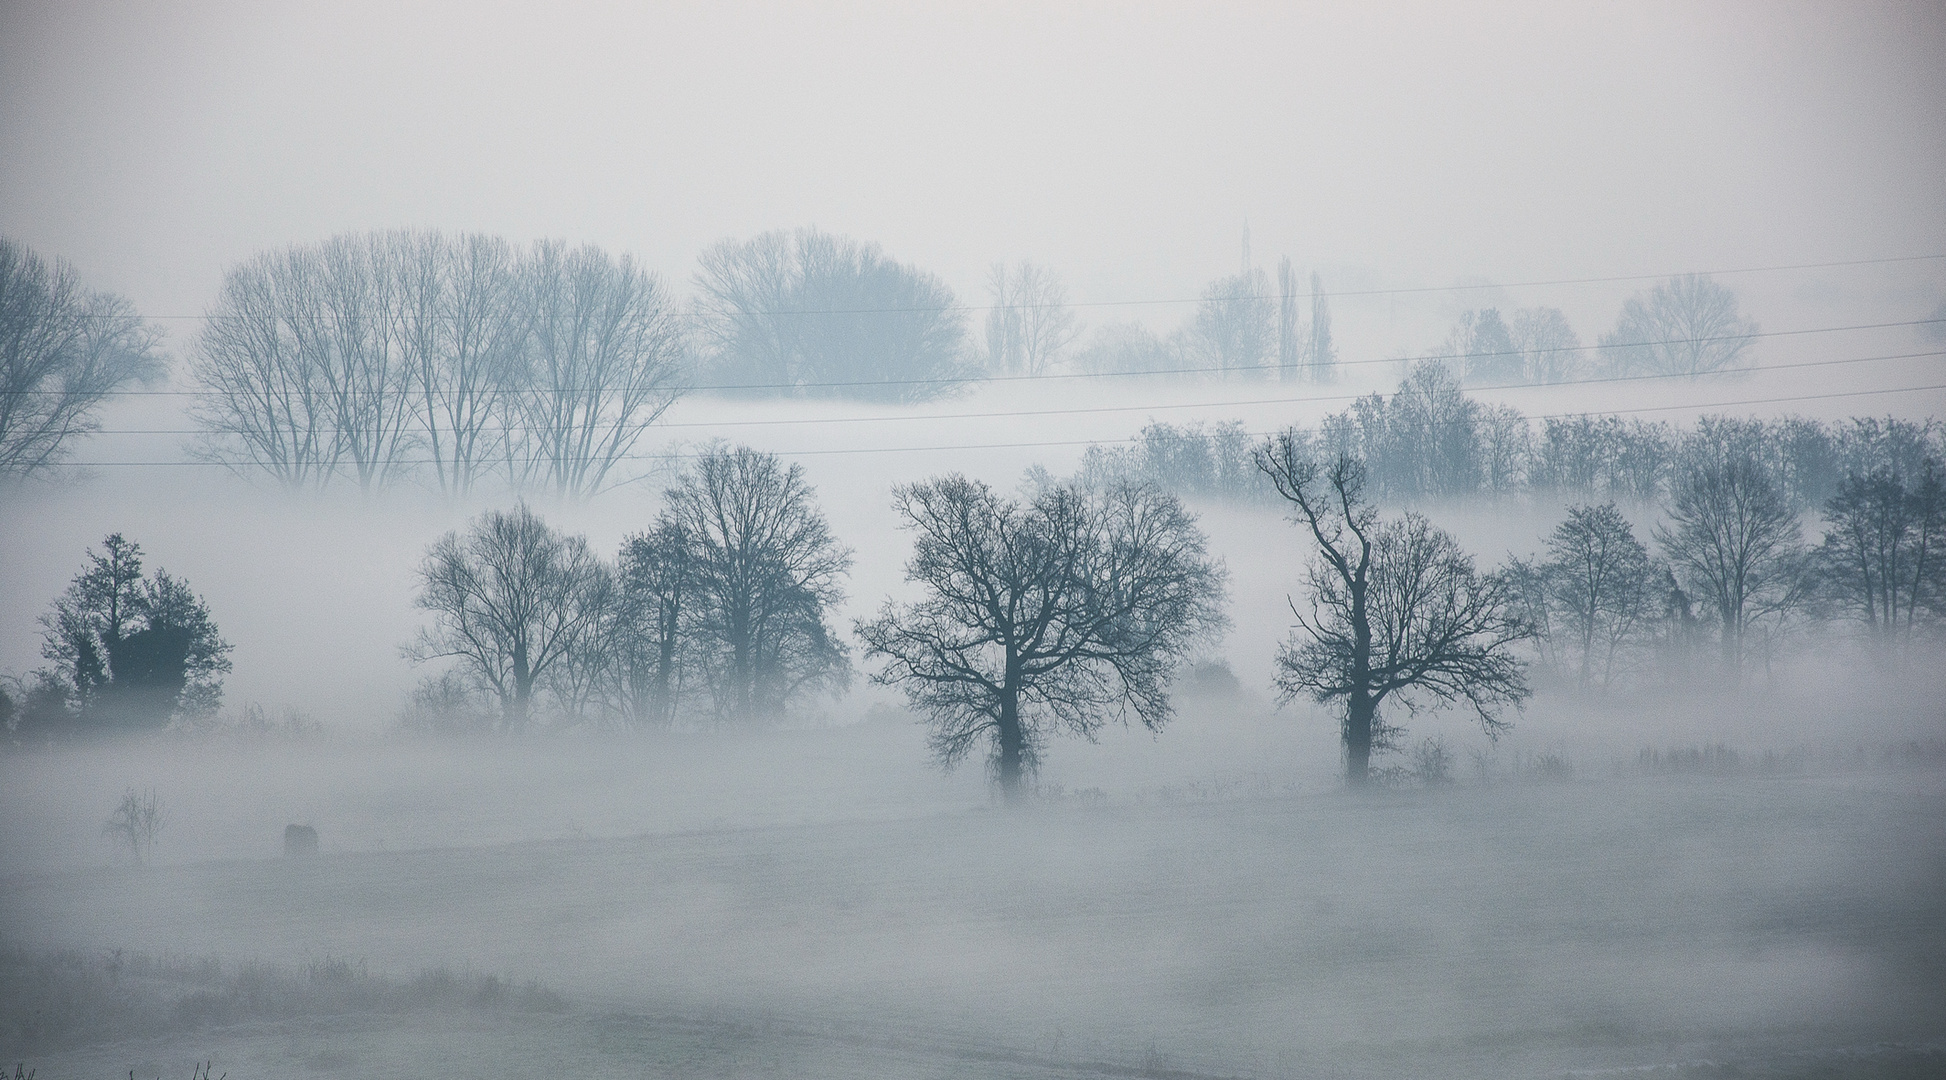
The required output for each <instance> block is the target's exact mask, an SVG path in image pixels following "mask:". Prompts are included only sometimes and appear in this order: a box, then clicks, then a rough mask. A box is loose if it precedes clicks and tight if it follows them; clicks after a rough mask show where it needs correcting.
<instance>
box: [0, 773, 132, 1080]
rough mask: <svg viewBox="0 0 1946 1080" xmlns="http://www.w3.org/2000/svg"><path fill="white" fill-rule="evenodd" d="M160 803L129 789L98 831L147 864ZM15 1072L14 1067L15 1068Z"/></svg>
mask: <svg viewBox="0 0 1946 1080" xmlns="http://www.w3.org/2000/svg"><path fill="white" fill-rule="evenodd" d="M163 820H164V814H163V812H162V803H161V801H160V800H158V799H157V798H156V797H155V789H154V788H150V789H149V790H147V791H142V792H137V791H136V790H135V789H134V788H129V789H128V791H127V792H126V793H124V794H123V795H122V801H121V804H120V805H119V806H117V807H115V811H114V813H112V814H109V815H108V820H107V821H104V822H102V824H101V834H102V835H103V836H105V837H107V838H108V842H109V843H111V844H113V845H114V846H115V849H116V850H117V851H126V852H127V853H128V857H129V861H130V862H131V863H133V864H134V865H136V866H147V865H148V863H149V860H150V859H151V858H153V857H154V855H155V837H156V834H157V833H159V832H161V831H162V823H163ZM16 1071H17V1070H16Z"/></svg>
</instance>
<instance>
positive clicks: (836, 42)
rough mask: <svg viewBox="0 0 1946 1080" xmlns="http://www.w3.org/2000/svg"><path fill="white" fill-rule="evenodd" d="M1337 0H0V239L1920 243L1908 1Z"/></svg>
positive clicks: (174, 275) (1937, 180)
mask: <svg viewBox="0 0 1946 1080" xmlns="http://www.w3.org/2000/svg"><path fill="white" fill-rule="evenodd" d="M1354 7H1355V6H1354V5H1317V6H1314V7H1303V8H1296V9H1292V8H1290V6H1288V5H1269V4H1265V5H1230V6H1225V7H1221V8H1218V9H1215V10H1210V9H1208V8H1207V7H1206V6H1205V5H1178V6H1167V7H1156V6H1149V7H1137V6H1134V5H1122V4H1116V5H1107V4H1104V5H1060V6H1056V7H1053V8H1052V9H1050V7H1049V6H1048V5H1042V4H1022V5H1011V6H1009V5H999V4H980V5H958V6H951V5H944V4H925V5H893V4H887V5H883V6H865V5H824V6H816V7H812V6H807V5H792V6H788V7H772V6H769V5H735V4H708V5H704V4H695V5H679V6H655V7H651V8H648V9H646V10H637V9H636V8H635V6H633V5H613V6H595V5H579V6H573V7H570V6H568V5H556V4H550V5H538V6H529V5H511V4H508V5H489V4H480V3H467V4H459V3H453V4H421V5H411V6H410V7H409V8H408V9H406V10H399V6H398V5H393V4H336V5H329V6H325V5H315V6H311V5H303V6H300V5H264V4H253V3H234V4H221V3H175V4H128V5H122V4H116V5H107V4H93V3H74V2H66V3H59V4H54V3H29V4H22V3H7V4H5V5H4V7H0V232H5V233H7V234H10V235H14V236H17V237H19V238H21V239H23V240H25V241H27V242H28V243H29V244H31V245H33V246H34V247H36V248H38V249H40V250H42V251H44V252H47V253H50V254H57V255H61V256H64V257H66V258H69V259H70V260H72V261H73V262H75V263H76V264H77V266H79V268H80V269H81V270H82V272H83V274H84V275H85V277H86V278H87V279H88V280H90V281H91V282H92V283H94V284H96V285H98V286H100V287H106V288H113V289H117V290H120V291H123V292H126V293H127V294H129V295H130V296H131V297H132V298H134V299H135V300H136V302H137V304H138V305H139V306H141V307H142V308H143V309H144V310H145V311H147V312H149V313H152V314H157V315H166V314H193V313H197V312H200V311H202V310H203V307H204V306H205V305H206V304H207V303H208V302H209V300H210V299H211V298H212V297H213V296H214V294H215V291H216V288H217V285H218V282H219V280H220V277H221V274H222V272H223V270H224V268H225V267H226V266H227V265H229V264H230V263H232V262H234V261H236V260H238V259H241V258H243V257H245V256H247V255H248V254H249V253H251V252H253V251H255V250H258V249H261V248H264V247H270V246H277V245H282V244H286V243H290V242H294V241H303V240H311V239H316V238H319V237H322V236H325V235H328V234H330V233H333V232H336V231H341V230H346V229H363V228H372V227H388V226H398V225H426V226H439V227H444V228H451V229H480V230H487V231H492V232H498V233H503V234H506V235H508V236H509V237H511V238H514V239H528V238H532V237H538V236H544V235H545V236H559V237H564V238H567V239H570V240H590V241H596V242H599V243H602V244H604V245H606V246H609V247H611V248H615V249H622V250H627V251H630V252H633V253H634V254H636V255H637V256H638V257H639V258H642V259H644V260H646V261H647V262H648V263H649V264H650V265H651V266H653V267H655V268H657V269H659V270H661V271H663V272H665V273H666V274H669V275H671V276H672V277H674V278H675V279H676V280H677V281H678V282H686V280H687V278H688V275H689V273H690V270H691V268H692V267H693V264H694V258H695V255H696V253H697V252H698V251H699V250H700V249H701V248H702V247H703V246H704V245H706V244H708V243H710V242H712V241H714V240H717V239H720V238H722V237H725V236H747V235H749V234H751V233H754V232H757V231H760V230H763V229H766V228H773V227H779V226H794V225H801V224H816V225H818V226H820V227H823V228H825V229H829V230H833V231H838V232H844V233H848V234H852V235H855V236H858V237H861V238H866V239H874V240H878V241H880V242H882V243H883V244H884V245H885V246H886V248H887V249H888V251H890V252H891V253H892V254H893V255H895V256H896V257H899V258H901V259H906V260H910V261H913V262H917V263H919V264H921V265H923V266H925V267H927V268H929V269H932V270H934V271H936V272H938V273H940V274H942V275H944V276H945V277H946V278H947V279H948V280H949V281H950V282H951V283H952V284H953V285H954V286H955V287H956V288H957V289H959V290H960V291H961V292H962V294H963V295H969V296H972V295H977V291H978V285H979V282H980V280H981V276H982V272H983V270H984V268H985V266H986V265H987V264H988V263H989V262H991V261H992V260H995V259H1000V258H1017V257H1022V256H1026V257H1032V258H1035V259H1037V260H1040V261H1042V262H1045V263H1047V264H1050V265H1052V266H1054V267H1056V268H1057V269H1059V270H1060V271H1061V272H1063V273H1064V274H1065V275H1066V276H1067V278H1068V280H1069V281H1070V283H1071V286H1072V292H1073V294H1074V297H1075V299H1077V300H1082V301H1101V300H1128V299H1142V298H1154V297H1171V296H1185V295H1193V294H1194V292H1195V291H1196V290H1197V289H1198V288H1199V287H1200V285H1201V284H1202V282H1204V281H1206V280H1207V279H1208V278H1209V277H1211V276H1214V275H1215V274H1218V273H1223V272H1228V271H1230V269H1231V268H1232V267H1233V266H1234V265H1235V263H1236V260H1237V246H1238V237H1239V234H1240V232H1241V230H1242V228H1243V226H1244V224H1245V223H1246V222H1247V223H1248V225H1249V228H1250V230H1251V234H1252V238H1253V241H1254V250H1255V253H1256V256H1257V258H1258V260H1259V262H1262V263H1269V262H1270V261H1272V260H1274V258H1275V257H1276V256H1277V255H1279V254H1289V255H1291V256H1292V257H1293V258H1294V259H1295V260H1296V261H1297V263H1298V265H1299V266H1300V267H1324V268H1327V269H1330V268H1340V269H1346V270H1349V269H1363V270H1365V271H1367V272H1369V273H1375V274H1377V275H1379V277H1380V278H1381V279H1382V280H1384V281H1387V282H1396V283H1432V284H1446V283H1450V282H1452V281H1456V280H1461V279H1468V278H1471V279H1476V280H1477V279H1480V278H1486V279H1492V280H1497V281H1508V280H1523V279H1529V278H1549V277H1570V276H1580V275H1585V274H1605V273H1614V274H1628V273H1664V272H1673V271H1678V270H1689V269H1711V268H1716V267H1725V266H1741V265H1761V264H1769V263H1795V262H1809V261H1819V260H1826V259H1852V258H1870V257H1877V256H1887V255H1911V254H1933V253H1937V252H1940V251H1946V168H1942V165H1946V108H1943V107H1942V105H1946V94H1943V93H1942V80H1943V77H1942V70H1946V69H1942V67H1941V66H1940V65H1939V64H1938V62H1937V58H1938V57H1939V56H1941V55H1946V6H1942V5H1939V4H1925V5H1918V4H1911V5H1896V6H1892V5H1885V6H1867V5H1864V4H1856V3H1847V4H1826V5H1783V4H1762V5H1730V4H1719V5H1653V4H1642V3H1629V4H1612V5H1592V4H1582V5H1561V4H1547V5H1530V6H1523V5H1510V4H1504V5H1493V6H1492V7H1491V10H1486V11H1481V10H1476V9H1477V8H1478V7H1480V5H1459V4H1452V5H1425V4H1422V5H1390V6H1386V7H1383V8H1379V9H1376V10H1366V9H1365V8H1363V7H1362V6H1357V8H1356V10H1341V9H1351V8H1354ZM300 8H302V10H299V9H300ZM1917 272H1920V273H1923V274H1925V275H1927V276H1929V277H1930V278H1931V279H1933V280H1935V281H1936V280H1937V279H1938V278H1939V277H1940V271H1939V267H1938V265H1937V264H1930V265H1929V266H1928V268H1926V269H1924V270H1922V271H1917ZM1935 291H1936V290H1935ZM1608 310H1610V311H1612V307H1610V308H1609V309H1608ZM1090 321H1097V320H1096V319H1091V320H1090ZM1587 329H1589V330H1593V329H1595V328H1594V327H1588V328H1587Z"/></svg>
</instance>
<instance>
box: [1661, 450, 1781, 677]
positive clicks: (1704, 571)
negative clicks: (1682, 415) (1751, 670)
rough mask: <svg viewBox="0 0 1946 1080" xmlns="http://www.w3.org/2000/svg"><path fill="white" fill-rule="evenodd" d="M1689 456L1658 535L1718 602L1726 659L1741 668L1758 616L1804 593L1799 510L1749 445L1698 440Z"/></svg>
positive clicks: (1684, 574) (1695, 584) (1777, 611)
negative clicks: (1724, 446) (1722, 446)
mask: <svg viewBox="0 0 1946 1080" xmlns="http://www.w3.org/2000/svg"><path fill="white" fill-rule="evenodd" d="M1689 457H1690V460H1689V461H1688V462H1687V463H1686V464H1685V466H1684V467H1683V468H1681V470H1680V471H1679V472H1678V474H1677V477H1676V481H1675V485H1674V491H1673V492H1672V496H1671V500H1670V506H1669V524H1668V525H1666V526H1665V525H1658V526H1656V528H1655V539H1656V543H1657V544H1658V545H1659V546H1660V547H1661V548H1662V551H1663V554H1664V555H1665V556H1667V557H1668V559H1669V563H1670V566H1671V568H1672V569H1673V570H1674V572H1675V574H1676V577H1677V578H1678V579H1679V580H1680V581H1681V582H1682V584H1683V585H1684V586H1685V587H1686V588H1688V589H1689V590H1690V592H1692V593H1693V594H1697V595H1699V596H1703V597H1707V598H1708V600H1709V602H1710V604H1711V606H1712V607H1714V608H1715V609H1716V618H1717V628H1718V631H1719V633H1720V634H1721V639H1720V640H1721V645H1722V656H1723V664H1724V666H1725V667H1726V668H1727V669H1729V671H1731V672H1732V673H1737V672H1740V671H1741V670H1742V666H1743V662H1744V659H1745V657H1746V655H1747V652H1748V650H1747V648H1746V644H1747V640H1748V639H1749V638H1750V637H1751V636H1752V631H1753V629H1755V628H1756V627H1757V625H1758V623H1759V622H1760V621H1762V620H1764V619H1766V618H1772V619H1775V618H1779V617H1782V616H1784V615H1787V614H1789V613H1790V612H1791V611H1792V610H1793V609H1794V608H1795V607H1796V606H1797V605H1798V604H1800V603H1801V602H1802V601H1803V599H1804V592H1803V590H1804V586H1805V584H1806V581H1805V578H1804V575H1803V572H1802V571H1803V565H1802V561H1803V560H1802V558H1801V556H1802V551H1801V545H1800V544H1799V542H1798V538H1799V525H1798V519H1797V514H1796V513H1794V512H1793V511H1792V510H1791V508H1790V504H1789V503H1788V502H1786V501H1785V499H1784V497H1783V494H1782V493H1781V492H1779V491H1778V489H1777V485H1776V484H1775V483H1774V482H1773V481H1772V480H1771V478H1770V476H1769V475H1768V473H1767V472H1766V470H1765V469H1764V468H1763V467H1762V465H1760V464H1759V463H1758V462H1757V461H1756V460H1755V459H1754V458H1753V457H1751V456H1750V455H1749V454H1748V453H1744V452H1739V451H1737V450H1735V449H1731V450H1727V451H1721V452H1718V451H1714V450H1712V449H1710V448H1706V447H1697V446H1692V447H1690V448H1689Z"/></svg>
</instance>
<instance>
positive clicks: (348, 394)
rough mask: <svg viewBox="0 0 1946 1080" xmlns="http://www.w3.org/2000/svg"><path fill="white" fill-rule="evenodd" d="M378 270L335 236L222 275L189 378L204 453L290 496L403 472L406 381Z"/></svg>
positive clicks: (408, 426) (392, 292)
mask: <svg viewBox="0 0 1946 1080" xmlns="http://www.w3.org/2000/svg"><path fill="white" fill-rule="evenodd" d="M385 262H386V260H385V258H384V255H383V249H382V247H381V246H380V245H378V244H377V243H375V242H374V241H373V240H372V239H370V238H368V237H359V236H339V237H335V238H333V239H332V240H330V241H327V242H326V243H324V244H321V245H317V246H312V247H294V248H291V249H289V250H287V251H284V252H279V253H274V254H265V255H259V256H257V257H256V258H255V259H252V260H251V261H250V262H248V263H245V264H244V265H242V266H240V267H237V268H235V269H233V270H231V271H230V273H229V274H228V275H227V276H226V277H225V279H224V283H223V291H222V293H221V294H220V295H219V297H218V298H217V302H216V305H215V306H214V307H213V308H212V309H211V311H210V313H209V318H208V319H207V320H206V322H205V324H204V329H203V333H202V336H201V338H200V339H199V340H198V342H197V349H196V360H195V363H194V365H193V368H192V370H193V372H194V375H195V378H196V381H197V382H198V383H199V384H200V385H201V387H202V389H203V390H204V395H203V396H202V397H201V398H200V399H199V400H198V402H197V405H196V407H195V412H194V415H195V416H196V418H197V419H198V420H199V421H200V423H201V424H202V426H203V429H204V432H205V436H206V441H205V444H204V446H203V451H204V452H205V453H206V454H208V455H210V456H211V457H214V458H216V459H217V460H221V461H226V462H230V463H232V464H248V465H251V466H254V467H257V468H261V469H264V470H265V471H267V472H269V473H270V474H271V475H272V476H274V477H275V478H276V479H277V480H278V481H279V482H280V483H281V484H283V485H284V486H286V487H289V488H301V487H308V486H320V485H323V484H324V483H326V482H328V481H329V480H330V479H331V477H332V476H333V475H334V474H336V473H337V472H338V471H339V470H341V469H349V470H350V471H351V473H352V475H353V476H354V477H355V478H356V480H357V481H358V484H359V486H360V487H361V488H364V489H366V490H370V489H372V488H374V487H378V486H381V485H383V484H384V483H386V482H387V481H390V480H392V479H395V478H396V477H398V476H399V475H401V474H402V473H403V472H404V471H405V470H406V469H407V468H408V467H409V466H408V462H407V461H406V454H405V451H406V450H407V449H409V448H410V447H411V446H412V445H413V444H414V442H415V434H416V433H415V431H414V427H413V419H414V414H413V408H412V404H413V400H412V396H411V393H410V391H411V386H412V382H411V380H412V377H413V371H412V368H411V366H410V365H409V364H408V363H407V362H406V359H405V357H404V356H403V354H402V351H401V349H400V348H399V347H398V342H397V333H398V330H399V327H398V325H397V323H396V322H395V321H394V319H393V318H392V316H393V314H394V312H393V310H392V308H393V302H394V299H395V297H396V296H397V295H398V285H399V282H398V281H397V280H395V278H394V277H393V275H391V274H390V273H388V272H386V266H385Z"/></svg>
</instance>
